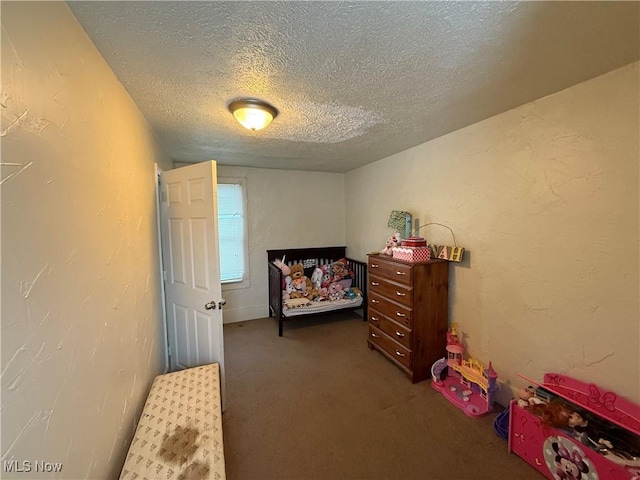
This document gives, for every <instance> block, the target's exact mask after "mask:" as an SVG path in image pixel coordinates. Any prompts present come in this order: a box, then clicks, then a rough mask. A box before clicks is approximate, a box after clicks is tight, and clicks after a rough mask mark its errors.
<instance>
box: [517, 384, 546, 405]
mask: <svg viewBox="0 0 640 480" xmlns="http://www.w3.org/2000/svg"><path fill="white" fill-rule="evenodd" d="M517 403H518V406H519V407H522V408H525V407H528V406H529V405H540V404H542V403H544V400H542V399H541V398H539V397H537V396H536V389H535V387H533V385H529V386H528V387H523V388H521V389H519V390H518V402H517Z"/></svg>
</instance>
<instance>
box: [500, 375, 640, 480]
mask: <svg viewBox="0 0 640 480" xmlns="http://www.w3.org/2000/svg"><path fill="white" fill-rule="evenodd" d="M520 376H521V377H522V378H525V379H526V380H527V381H528V382H529V383H531V384H534V385H537V386H538V388H539V389H541V391H544V392H547V393H548V395H547V398H548V399H549V400H548V404H549V405H551V404H560V405H566V407H567V408H568V409H569V411H572V410H575V411H576V412H580V413H581V414H582V415H584V416H585V418H588V419H589V421H590V422H591V423H592V425H593V427H595V428H596V429H598V430H600V431H599V432H598V434H600V433H601V434H602V436H604V437H606V436H610V437H611V438H610V439H606V438H602V439H599V438H595V437H596V436H594V438H590V439H589V438H587V439H585V438H582V437H581V436H580V435H579V434H578V433H579V430H578V429H575V427H571V426H569V422H568V421H567V426H562V425H558V426H553V425H552V423H555V422H551V421H550V420H549V418H547V417H545V418H546V419H545V420H543V418H542V416H540V415H539V414H538V415H536V412H540V411H541V410H544V407H542V408H534V407H529V408H528V407H521V406H519V405H518V402H517V401H515V400H512V401H511V403H510V405H509V436H508V444H509V451H510V452H512V453H515V454H516V455H518V456H519V457H521V458H522V459H523V460H525V461H526V462H527V463H529V464H530V465H531V466H532V467H534V468H535V469H536V470H538V471H539V472H540V473H541V474H543V475H544V476H545V477H546V478H549V479H580V480H609V479H611V480H617V479H620V480H634V479H638V478H640V458H637V457H636V456H635V455H634V454H638V455H639V456H640V452H638V450H639V449H640V406H639V405H637V404H634V403H632V402H630V401H628V400H627V399H625V398H623V397H620V396H618V395H617V394H616V393H614V392H611V391H607V390H606V389H603V388H601V387H600V386H598V385H596V384H594V383H585V382H582V381H580V380H577V379H574V378H571V377H569V376H566V375H563V374H558V373H547V374H545V375H544V381H543V382H542V383H538V382H535V381H533V380H531V379H528V378H526V377H524V376H522V375H520ZM597 436H600V435H597ZM599 440H603V442H602V443H600V442H599ZM612 441H613V443H618V442H622V443H623V444H624V445H623V446H622V447H621V446H620V445H613V443H612Z"/></svg>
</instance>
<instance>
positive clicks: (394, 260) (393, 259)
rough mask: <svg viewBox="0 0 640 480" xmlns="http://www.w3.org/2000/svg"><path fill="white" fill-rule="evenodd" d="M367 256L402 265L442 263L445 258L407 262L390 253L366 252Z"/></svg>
mask: <svg viewBox="0 0 640 480" xmlns="http://www.w3.org/2000/svg"><path fill="white" fill-rule="evenodd" d="M367 256H368V257H371V258H376V259H380V260H386V261H388V262H397V263H402V264H404V265H428V264H430V263H444V262H447V260H442V259H440V258H432V259H431V260H427V261H425V262H407V261H405V260H400V259H398V258H393V257H392V256H391V255H382V254H381V253H368V254H367Z"/></svg>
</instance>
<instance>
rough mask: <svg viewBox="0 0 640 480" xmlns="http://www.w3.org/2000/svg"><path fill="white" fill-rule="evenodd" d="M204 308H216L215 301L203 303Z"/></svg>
mask: <svg viewBox="0 0 640 480" xmlns="http://www.w3.org/2000/svg"><path fill="white" fill-rule="evenodd" d="M204 309H205V310H215V309H216V302H209V303H205V304H204Z"/></svg>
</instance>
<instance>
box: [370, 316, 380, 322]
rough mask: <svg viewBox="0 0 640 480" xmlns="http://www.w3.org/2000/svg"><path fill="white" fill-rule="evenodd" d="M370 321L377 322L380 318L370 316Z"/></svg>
mask: <svg viewBox="0 0 640 480" xmlns="http://www.w3.org/2000/svg"><path fill="white" fill-rule="evenodd" d="M371 321H372V322H379V321H380V319H379V318H378V317H371Z"/></svg>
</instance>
